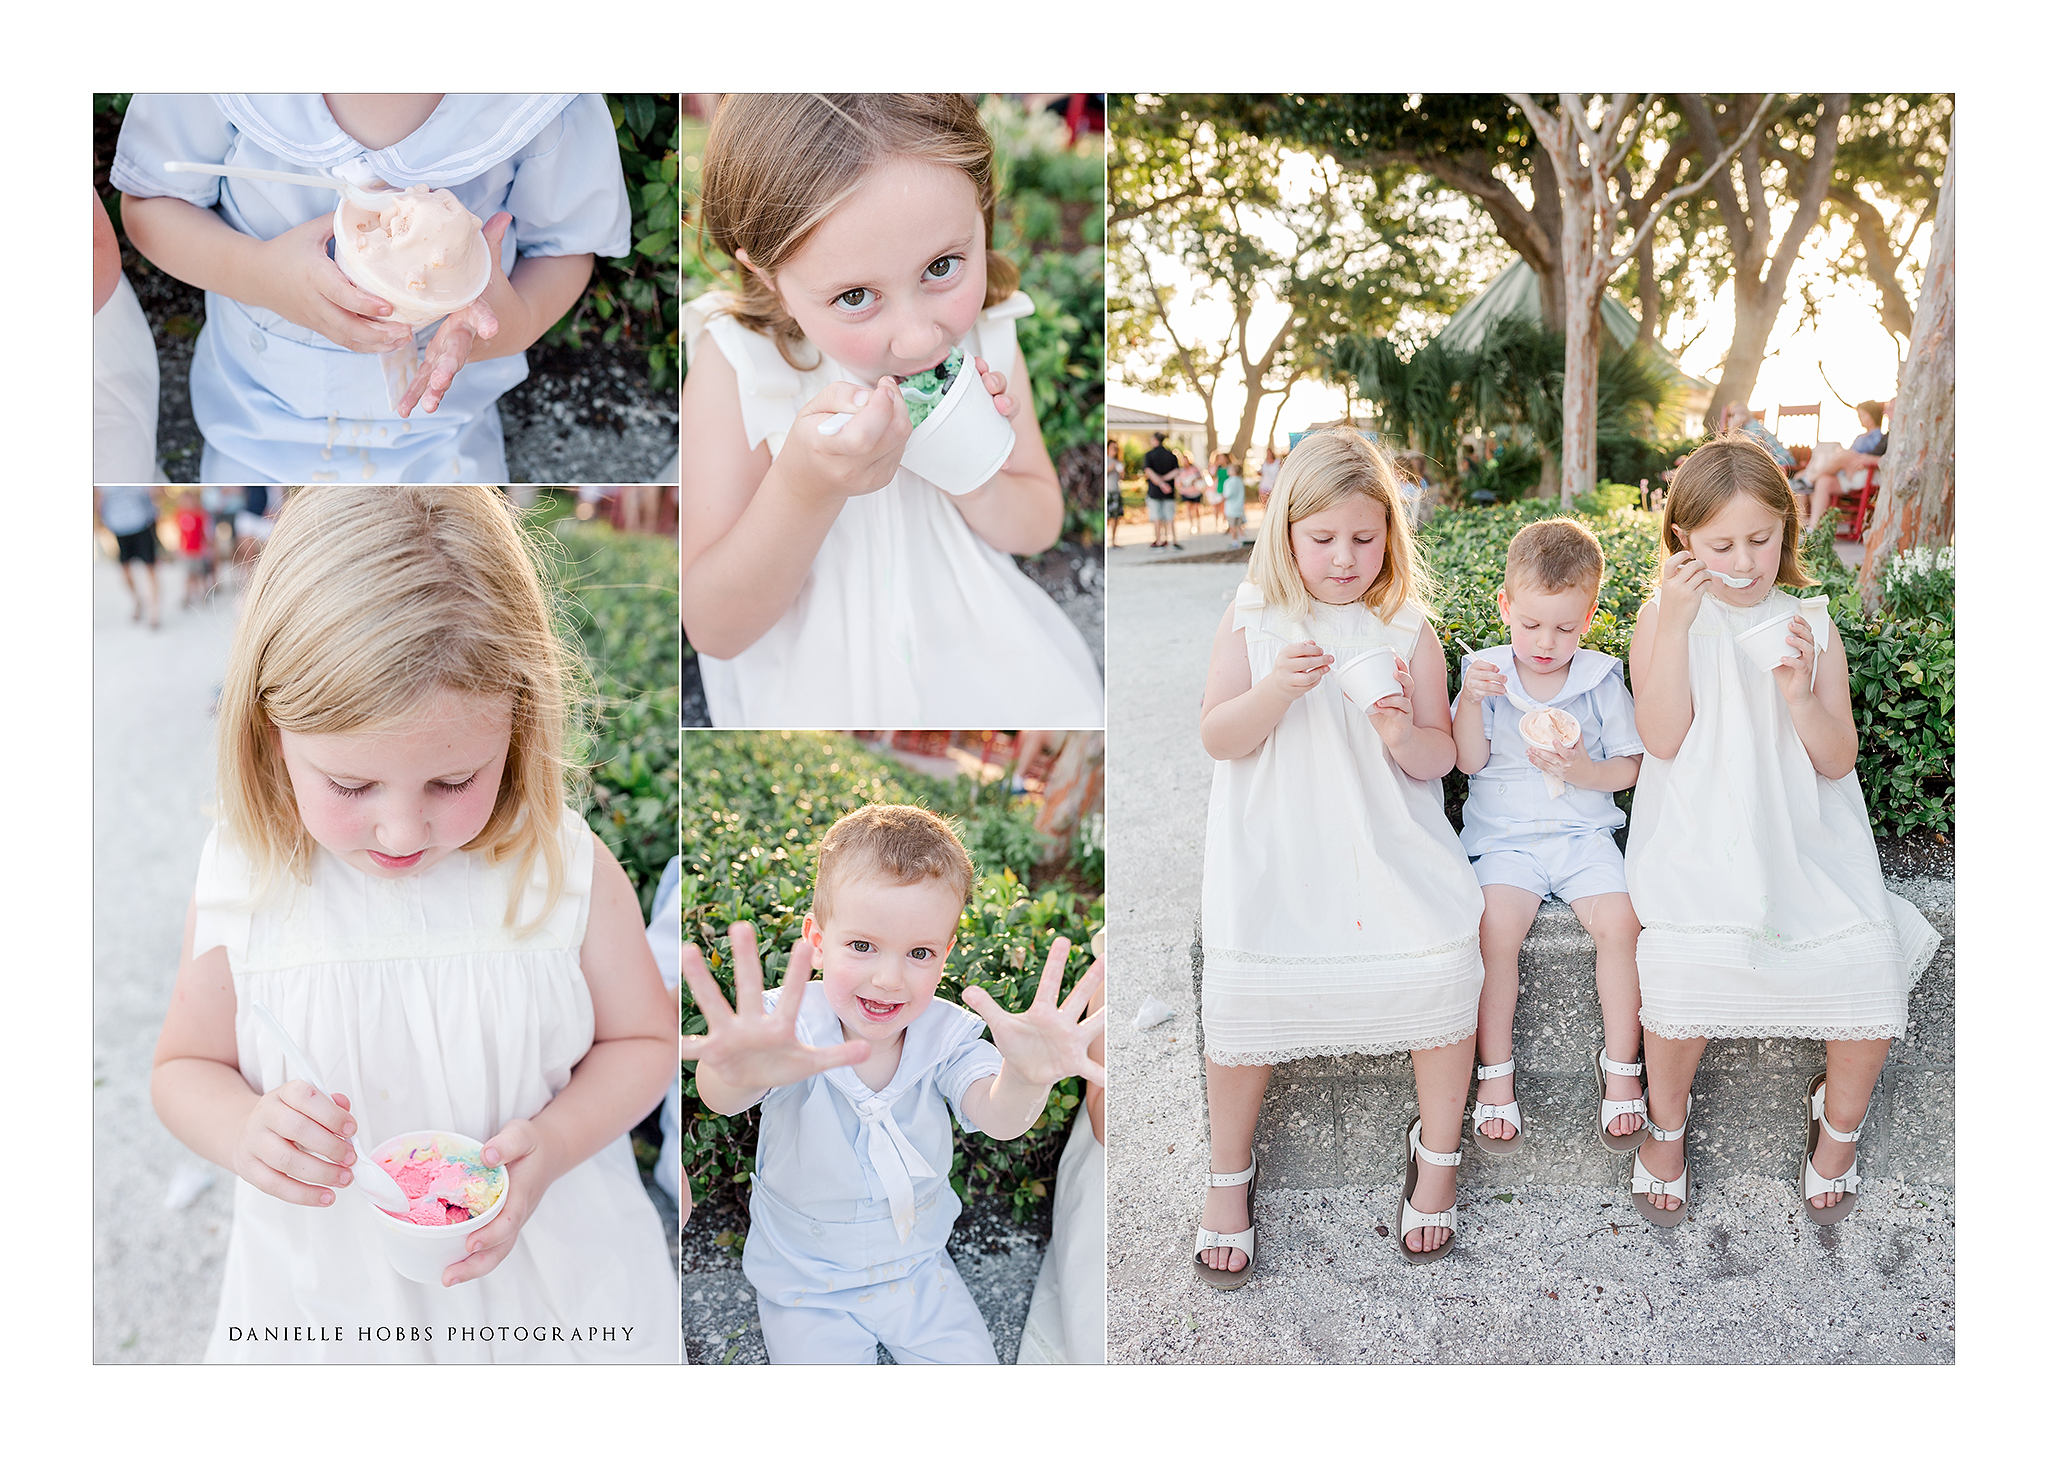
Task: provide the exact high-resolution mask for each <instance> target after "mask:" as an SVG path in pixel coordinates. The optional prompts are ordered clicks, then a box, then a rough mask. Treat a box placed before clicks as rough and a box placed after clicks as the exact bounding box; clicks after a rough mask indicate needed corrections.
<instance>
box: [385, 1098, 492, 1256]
mask: <svg viewBox="0 0 2048 1458" xmlns="http://www.w3.org/2000/svg"><path fill="white" fill-rule="evenodd" d="M436 1138H439V1139H440V1140H441V1141H442V1143H443V1147H444V1148H450V1149H457V1150H460V1151H462V1152H463V1153H466V1154H481V1153H482V1152H483V1145H481V1144H479V1143H478V1142H477V1141H476V1140H474V1139H471V1138H469V1137H468V1136H466V1135H462V1134H451V1133H449V1132H448V1131H447V1130H446V1129H414V1130H411V1131H409V1132H407V1133H404V1134H395V1135H393V1136H392V1137H391V1138H389V1139H386V1140H385V1141H384V1142H383V1143H382V1144H379V1145H378V1146H377V1147H376V1148H375V1149H373V1150H371V1151H370V1158H372V1159H374V1160H378V1161H380V1162H381V1161H382V1160H383V1158H384V1156H385V1155H387V1154H402V1153H403V1152H404V1151H405V1150H407V1149H409V1148H412V1147H414V1146H416V1145H424V1144H428V1143H429V1142H431V1141H432V1140H434V1139H436ZM499 1174H500V1175H501V1176H502V1177H503V1178H501V1179H500V1180H499V1182H498V1198H497V1199H496V1200H494V1201H492V1202H491V1206H490V1208H489V1209H487V1210H485V1211H484V1212H483V1214H481V1215H477V1216H474V1217H472V1218H470V1219H468V1220H464V1221H461V1222H460V1223H459V1224H455V1225H410V1224H408V1223H406V1222H405V1221H403V1220H400V1219H398V1218H397V1217H396V1216H393V1215H387V1214H385V1213H384V1211H382V1210H380V1209H377V1208H376V1207H375V1206H372V1207H371V1209H370V1211H369V1215H370V1218H371V1219H372V1220H374V1221H376V1222H377V1238H378V1242H379V1243H380V1244H381V1245H382V1246H383V1247H384V1258H385V1259H386V1260H388V1261H390V1262H391V1269H393V1270H394V1271H396V1272H398V1274H399V1275H401V1276H403V1277H405V1278H406V1279H407V1280H408V1281H418V1282H419V1283H420V1284H421V1285H422V1286H438V1285H440V1284H441V1273H442V1272H443V1271H445V1270H447V1269H448V1268H449V1267H450V1266H452V1265H454V1264H455V1263H456V1262H457V1261H459V1260H461V1259H463V1257H464V1256H466V1255H467V1254H468V1252H467V1251H466V1250H464V1249H463V1245H464V1242H466V1241H467V1240H468V1239H469V1237H470V1236H471V1235H472V1234H474V1233H475V1232H476V1231H478V1230H480V1229H482V1228H483V1227H484V1226H486V1225H488V1224H490V1223H491V1222H492V1221H493V1220H495V1219H497V1218H498V1214H499V1212H500V1211H502V1210H503V1209H504V1208H505V1196H506V1195H507V1194H509V1193H510V1192H511V1189H512V1171H510V1170H509V1169H501V1170H500V1171H499Z"/></svg>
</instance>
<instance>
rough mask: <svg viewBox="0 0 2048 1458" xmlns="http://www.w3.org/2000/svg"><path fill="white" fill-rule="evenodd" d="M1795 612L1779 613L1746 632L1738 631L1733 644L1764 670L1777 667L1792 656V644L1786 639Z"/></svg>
mask: <svg viewBox="0 0 2048 1458" xmlns="http://www.w3.org/2000/svg"><path fill="white" fill-rule="evenodd" d="M1798 616H1799V614H1798V613H1796V612H1786V613H1779V614H1778V615H1777V616H1776V617H1774V618H1772V619H1771V620H1770V621H1769V622H1767V623H1758V624H1757V625H1756V626H1755V627H1754V628H1751V629H1749V630H1748V631H1747V632H1744V633H1738V634H1737V635H1736V637H1735V646H1736V647H1737V648H1740V649H1741V650H1742V656H1743V657H1745V658H1747V659H1748V660H1749V661H1750V662H1751V663H1754V664H1755V665H1756V666H1757V667H1758V668H1761V669H1764V670H1766V671H1768V670H1770V669H1773V668H1776V667H1778V665H1779V664H1781V663H1783V662H1784V661H1785V660H1786V659H1788V658H1790V657H1791V656H1792V645H1791V644H1790V643H1789V642H1787V641H1786V639H1788V638H1789V637H1790V636H1791V633H1790V631H1789V629H1790V627H1791V623H1792V620H1793V619H1794V618H1796V617H1798Z"/></svg>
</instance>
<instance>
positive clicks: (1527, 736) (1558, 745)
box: [1517, 704, 1580, 749]
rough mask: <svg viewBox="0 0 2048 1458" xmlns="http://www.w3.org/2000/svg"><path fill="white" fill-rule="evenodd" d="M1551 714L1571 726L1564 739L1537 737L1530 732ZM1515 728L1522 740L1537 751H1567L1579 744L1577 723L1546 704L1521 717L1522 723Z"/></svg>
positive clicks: (1561, 710)
mask: <svg viewBox="0 0 2048 1458" xmlns="http://www.w3.org/2000/svg"><path fill="white" fill-rule="evenodd" d="M1552 714H1555V715H1557V717H1558V718H1560V719H1562V720H1564V721H1565V722H1566V723H1567V724H1569V725H1571V729H1570V731H1569V732H1568V733H1567V734H1566V735H1565V737H1564V738H1562V739H1553V738H1551V737H1550V736H1549V735H1547V734H1543V735H1538V734H1536V733H1532V732H1531V731H1532V730H1533V729H1535V728H1537V727H1538V725H1539V722H1540V721H1542V720H1546V719H1547V718H1548V717H1549V716H1550V715H1552ZM1517 728H1518V729H1519V730H1520V732H1521V735H1522V738H1523V740H1524V741H1525V742H1527V743H1530V744H1533V745H1535V746H1536V747H1537V748H1538V749H1569V748H1570V747H1571V746H1572V745H1574V744H1577V743H1578V742H1579V732H1580V731H1579V721H1578V720H1577V719H1576V718H1574V717H1572V716H1571V715H1570V714H1567V713H1566V712H1565V711H1564V710H1563V709H1553V708H1551V707H1550V706H1549V705H1548V704H1539V705H1538V706H1537V707H1535V708H1533V709H1531V710H1530V711H1529V712H1528V713H1526V714H1524V715H1522V722H1521V723H1520V724H1519V725H1518V726H1517Z"/></svg>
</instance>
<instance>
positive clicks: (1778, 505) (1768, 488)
mask: <svg viewBox="0 0 2048 1458" xmlns="http://www.w3.org/2000/svg"><path fill="white" fill-rule="evenodd" d="M1737 492H1741V493H1742V494H1744V495H1746V496H1751V497H1754V498H1755V499H1756V500H1757V502H1759V503H1760V504H1761V505H1762V506H1763V507H1764V509H1765V510H1767V511H1769V512H1770V513H1771V514H1772V515H1773V516H1776V517H1778V518H1779V519H1780V520H1781V521H1782V522H1783V523H1784V536H1783V538H1782V539H1781V540H1780V542H1779V544H1778V576H1777V582H1778V584H1779V585H1780V586H1781V587H1811V586H1813V579H1812V578H1811V577H1809V576H1807V575H1806V567H1805V565H1804V564H1803V563H1802V562H1800V560H1799V500H1798V498H1797V497H1795V496H1794V495H1793V494H1792V487H1791V484H1790V483H1789V482H1787V481H1786V480H1785V473H1784V472H1783V471H1782V470H1780V469H1779V468H1778V463H1777V462H1776V461H1774V460H1772V459H1771V453H1770V452H1769V451H1767V450H1765V449H1764V448H1763V447H1762V446H1761V445H1759V444H1758V443H1757V442H1756V441H1755V440H1754V439H1753V438H1752V437H1750V436H1749V435H1747V434H1745V433H1744V432H1742V431H1739V430H1735V431H1730V432H1728V433H1727V434H1726V435H1718V436H1716V437H1714V439H1712V440H1710V441H1708V442H1707V443H1706V444H1705V445H1703V446H1701V447H1700V448H1699V449H1698V450H1696V451H1694V452H1693V453H1692V454H1691V455H1689V456H1687V457H1686V458H1685V460H1684V461H1683V462H1682V463H1681V464H1680V465H1679V467H1678V471H1677V474H1676V475H1674V476H1673V477H1672V478H1671V490H1670V492H1669V493H1668V494H1666V496H1665V497H1664V530H1663V536H1662V545H1663V548H1664V556H1665V558H1667V559H1668V558H1670V557H1671V556H1672V555H1673V554H1675V553H1678V552H1683V551H1685V550H1687V545H1686V543H1685V542H1683V541H1681V540H1680V539H1679V536H1678V534H1679V533H1680V532H1684V533H1685V534H1686V536H1688V537H1690V536H1691V535H1692V534H1693V533H1694V532H1696V531H1698V530H1699V529H1700V528H1701V527H1702V526H1704V525H1706V523H1708V522H1710V521H1712V520H1713V519H1714V517H1715V516H1716V515H1717V514H1719V512H1720V510H1721V508H1722V507H1724V506H1726V505H1727V504H1728V502H1729V501H1730V500H1731V499H1732V498H1733V497H1734V496H1735V494H1736V493H1737Z"/></svg>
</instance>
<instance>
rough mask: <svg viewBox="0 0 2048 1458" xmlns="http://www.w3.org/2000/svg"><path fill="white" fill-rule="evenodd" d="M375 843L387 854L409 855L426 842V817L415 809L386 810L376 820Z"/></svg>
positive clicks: (424, 845) (420, 848)
mask: <svg viewBox="0 0 2048 1458" xmlns="http://www.w3.org/2000/svg"><path fill="white" fill-rule="evenodd" d="M376 833H377V844H378V845H380V846H382V847H383V848H384V854H386V855H389V856H409V855H411V854H412V853H413V852H414V851H416V850H424V849H425V848H426V844H427V817H426V816H425V815H424V814H421V813H420V812H418V811H416V810H406V809H391V810H387V811H386V812H385V813H384V815H383V816H381V817H380V818H379V819H378V821H377V832H376Z"/></svg>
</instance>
